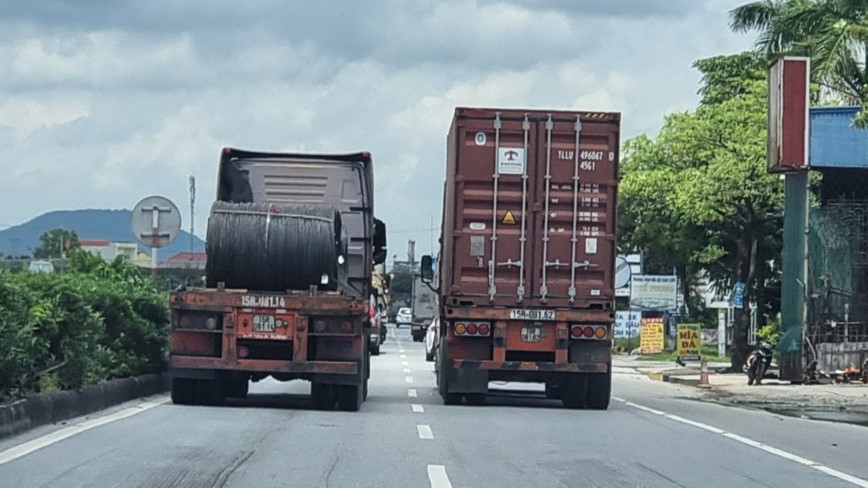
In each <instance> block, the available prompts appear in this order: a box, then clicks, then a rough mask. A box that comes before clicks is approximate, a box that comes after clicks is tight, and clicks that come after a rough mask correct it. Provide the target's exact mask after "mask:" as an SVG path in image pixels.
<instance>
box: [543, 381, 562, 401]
mask: <svg viewBox="0 0 868 488" xmlns="http://www.w3.org/2000/svg"><path fill="white" fill-rule="evenodd" d="M546 398H550V399H552V400H560V399H561V385H559V384H557V383H546Z"/></svg>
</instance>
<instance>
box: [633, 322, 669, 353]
mask: <svg viewBox="0 0 868 488" xmlns="http://www.w3.org/2000/svg"><path fill="white" fill-rule="evenodd" d="M640 323H641V325H640V331H639V354H657V353H661V352H663V349H664V347H665V345H664V342H663V341H664V336H663V318H662V317H654V318H642V320H641V321H640Z"/></svg>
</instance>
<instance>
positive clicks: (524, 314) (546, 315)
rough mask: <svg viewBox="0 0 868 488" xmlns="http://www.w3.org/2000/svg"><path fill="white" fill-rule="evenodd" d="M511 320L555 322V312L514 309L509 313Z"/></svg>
mask: <svg viewBox="0 0 868 488" xmlns="http://www.w3.org/2000/svg"><path fill="white" fill-rule="evenodd" d="M509 318H511V319H518V320H549V321H553V320H555V311H554V310H534V309H525V308H514V309H512V310H510V311H509Z"/></svg>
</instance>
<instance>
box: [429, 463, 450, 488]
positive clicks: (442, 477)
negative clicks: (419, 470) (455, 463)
mask: <svg viewBox="0 0 868 488" xmlns="http://www.w3.org/2000/svg"><path fill="white" fill-rule="evenodd" d="M428 481H429V482H430V483H431V488H452V483H451V482H450V481H449V476H447V475H446V466H443V465H441V464H429V465H428Z"/></svg>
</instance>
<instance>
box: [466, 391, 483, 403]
mask: <svg viewBox="0 0 868 488" xmlns="http://www.w3.org/2000/svg"><path fill="white" fill-rule="evenodd" d="M485 397H486V395H485V393H467V394H465V395H464V398H466V399H467V404H468V405H485Z"/></svg>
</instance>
